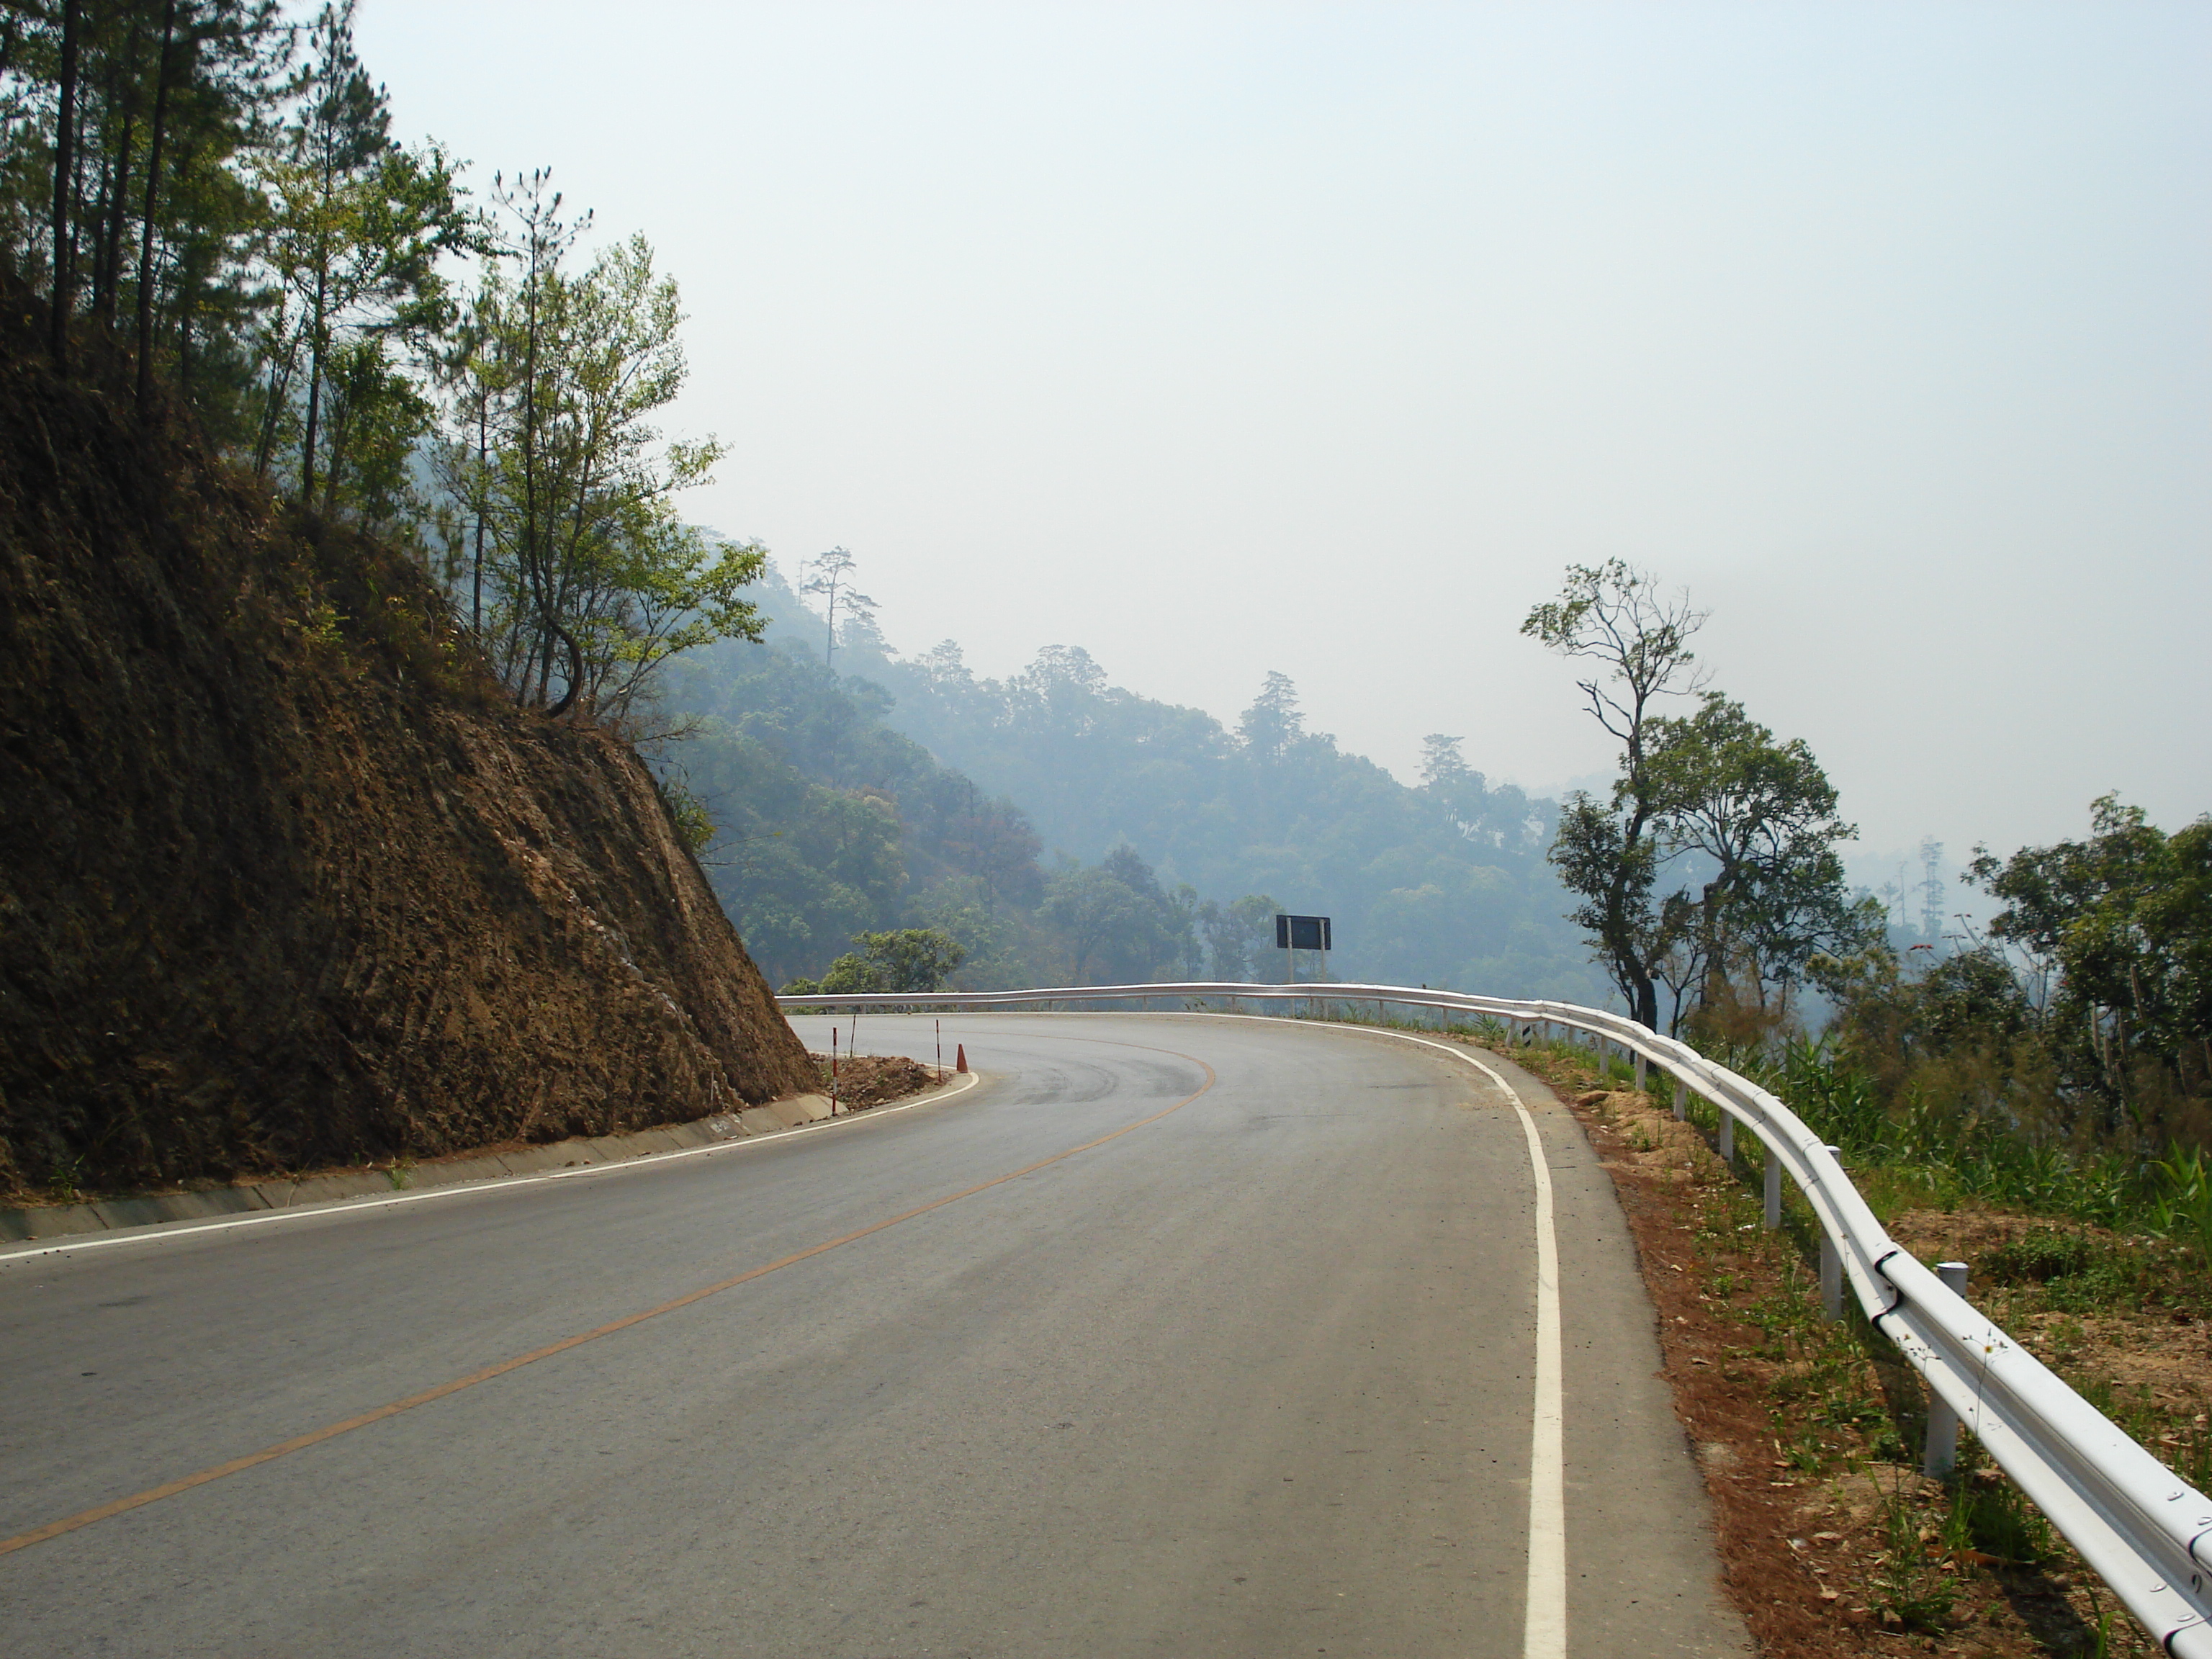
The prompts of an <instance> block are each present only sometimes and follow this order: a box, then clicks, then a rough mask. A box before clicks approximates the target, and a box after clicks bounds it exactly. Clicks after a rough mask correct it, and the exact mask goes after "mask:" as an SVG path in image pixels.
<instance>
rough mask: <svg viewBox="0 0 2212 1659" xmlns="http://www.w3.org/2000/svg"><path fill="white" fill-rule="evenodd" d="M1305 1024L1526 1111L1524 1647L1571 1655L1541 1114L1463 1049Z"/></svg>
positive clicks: (1554, 1276) (1554, 1245)
mask: <svg viewBox="0 0 2212 1659" xmlns="http://www.w3.org/2000/svg"><path fill="white" fill-rule="evenodd" d="M1300 1023H1301V1024H1306V1023H1311V1024H1321V1025H1327V1026H1328V1027H1330V1028H1331V1029H1333V1030H1346V1031H1364V1032H1372V1033H1373V1034H1374V1035H1376V1036H1386V1037H1392V1038H1395V1039H1396V1040H1397V1041H1398V1042H1413V1043H1419V1045H1420V1046H1421V1047H1422V1048H1434V1049H1436V1050H1437V1052H1438V1053H1440V1054H1449V1055H1451V1056H1453V1057H1454V1058H1455V1059H1457V1060H1465V1061H1466V1062H1467V1063H1468V1065H1470V1066H1474V1068H1475V1070H1477V1071H1479V1072H1480V1073H1482V1074H1483V1075H1484V1076H1485V1077H1487V1078H1488V1079H1490V1080H1491V1081H1492V1083H1495V1084H1496V1085H1498V1087H1499V1088H1500V1089H1502V1090H1504V1091H1505V1097H1506V1098H1507V1099H1508V1100H1510V1101H1511V1102H1512V1103H1513V1109H1514V1110H1515V1111H1516V1113H1518V1114H1519V1115H1520V1118H1521V1133H1522V1135H1523V1136H1525V1137H1526V1138H1527V1139H1528V1164H1529V1168H1530V1170H1532V1171H1533V1173H1534V1177H1535V1185H1536V1397H1535V1409H1534V1412H1533V1413H1532V1414H1531V1426H1530V1430H1529V1443H1528V1613H1527V1618H1526V1620H1525V1622H1524V1623H1523V1625H1522V1645H1521V1651H1522V1659H1566V1651H1567V1500H1566V1455H1565V1437H1566V1436H1565V1431H1566V1413H1565V1405H1564V1401H1563V1398H1562V1392H1561V1383H1560V1352H1559V1234H1558V1231H1557V1229H1556V1227H1555V1225H1554V1224H1553V1218H1552V1170H1551V1165H1550V1164H1547V1162H1546V1161H1545V1158H1544V1142H1543V1139H1542V1138H1541V1136H1540V1135H1539V1134H1538V1133H1537V1132H1536V1120H1535V1118H1534V1116H1532V1115H1530V1114H1529V1111H1528V1106H1527V1105H1526V1104H1525V1103H1523V1102H1522V1098H1521V1095H1520V1091H1518V1090H1516V1089H1515V1088H1514V1086H1513V1085H1511V1084H1510V1083H1508V1082H1507V1081H1506V1080H1505V1079H1504V1074H1503V1073H1499V1072H1498V1070H1497V1069H1496V1068H1495V1067H1493V1066H1490V1065H1489V1064H1487V1063H1486V1061H1483V1060H1478V1059H1476V1058H1475V1057H1474V1055H1473V1054H1469V1053H1468V1051H1467V1050H1466V1049H1465V1048H1458V1047H1455V1045H1453V1044H1450V1043H1446V1042H1433V1041H1431V1039H1429V1038H1427V1037H1418V1036H1409V1035H1408V1034H1407V1033H1406V1032H1404V1031H1393V1030H1389V1029H1387V1028H1385V1027H1380V1026H1373V1025H1358V1024H1338V1023H1337V1022H1336V1021H1334V1020H1316V1021H1312V1022H1300Z"/></svg>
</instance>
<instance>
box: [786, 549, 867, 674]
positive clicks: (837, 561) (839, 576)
mask: <svg viewBox="0 0 2212 1659" xmlns="http://www.w3.org/2000/svg"><path fill="white" fill-rule="evenodd" d="M858 568H860V561H859V560H858V559H856V558H854V556H852V555H851V554H850V553H848V551H846V550H845V549H843V548H842V547H833V548H831V549H830V550H829V551H828V552H827V553H817V554H816V555H815V556H813V557H812V558H811V559H809V560H807V562H805V564H804V565H802V566H801V567H800V569H801V570H802V572H804V574H805V580H804V581H802V582H800V583H799V592H802V593H819V594H821V595H822V596H823V641H822V661H823V665H825V666H829V667H835V666H836V659H837V611H838V610H839V608H840V607H841V606H842V608H843V610H844V611H845V614H846V616H847V617H848V618H852V617H860V618H867V617H872V616H873V615H874V614H875V610H876V602H875V601H874V600H873V599H870V598H869V597H868V596H867V595H866V593H863V592H860V589H858V588H857V587H855V586H854V585H853V573H854V571H855V570H857V569H858Z"/></svg>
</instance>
